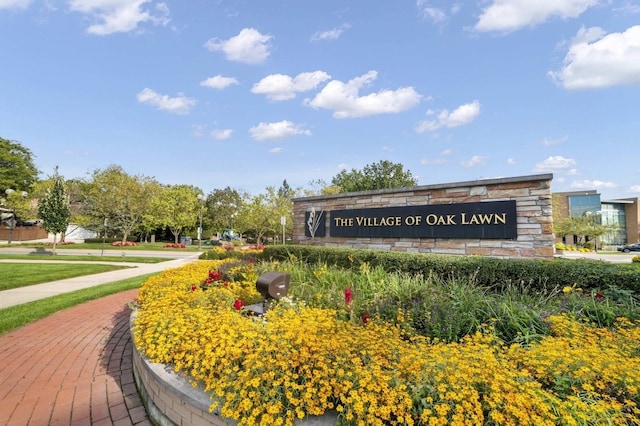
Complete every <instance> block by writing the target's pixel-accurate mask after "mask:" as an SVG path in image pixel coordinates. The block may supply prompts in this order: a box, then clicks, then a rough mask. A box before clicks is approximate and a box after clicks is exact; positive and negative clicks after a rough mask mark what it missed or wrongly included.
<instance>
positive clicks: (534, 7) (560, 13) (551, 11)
mask: <svg viewBox="0 0 640 426" xmlns="http://www.w3.org/2000/svg"><path fill="white" fill-rule="evenodd" d="M598 3H599V0H550V1H545V0H493V1H492V2H491V4H490V5H489V6H487V7H486V8H485V9H484V10H483V11H482V14H481V15H480V18H479V19H478V22H477V23H476V25H475V27H474V29H475V30H476V31H481V32H486V31H502V32H510V31H516V30H519V29H521V28H525V27H531V26H535V25H538V24H542V23H544V22H546V21H547V20H549V19H550V18H556V17H557V18H562V19H568V18H576V17H578V16H580V15H581V14H582V13H583V12H584V11H585V10H587V9H589V8H590V7H593V6H596V5H598Z"/></svg>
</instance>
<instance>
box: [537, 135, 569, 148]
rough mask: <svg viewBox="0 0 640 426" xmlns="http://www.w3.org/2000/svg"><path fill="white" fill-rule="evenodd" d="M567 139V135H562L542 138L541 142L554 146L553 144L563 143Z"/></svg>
mask: <svg viewBox="0 0 640 426" xmlns="http://www.w3.org/2000/svg"><path fill="white" fill-rule="evenodd" d="M568 140H569V135H564V136H563V137H561V138H558V139H549V138H544V139H543V140H542V142H541V143H542V145H544V146H554V145H560V144H562V143H565V142H566V141H568Z"/></svg>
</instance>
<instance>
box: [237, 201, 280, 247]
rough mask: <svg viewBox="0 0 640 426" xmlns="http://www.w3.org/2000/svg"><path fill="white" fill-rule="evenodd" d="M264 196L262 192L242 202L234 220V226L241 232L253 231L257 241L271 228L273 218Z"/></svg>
mask: <svg viewBox="0 0 640 426" xmlns="http://www.w3.org/2000/svg"><path fill="white" fill-rule="evenodd" d="M266 198H267V197H266V196H265V195H264V194H258V195H256V196H253V197H250V198H249V199H248V200H246V201H245V202H244V203H243V204H242V207H241V208H240V211H239V212H238V214H237V217H236V220H235V223H236V227H237V228H239V229H240V231H241V233H243V234H244V233H247V232H252V233H254V234H255V236H256V241H258V242H260V241H261V240H262V237H263V236H265V235H266V234H267V233H268V232H269V231H270V230H272V229H273V220H272V217H271V216H270V212H269V208H268V206H267V200H266Z"/></svg>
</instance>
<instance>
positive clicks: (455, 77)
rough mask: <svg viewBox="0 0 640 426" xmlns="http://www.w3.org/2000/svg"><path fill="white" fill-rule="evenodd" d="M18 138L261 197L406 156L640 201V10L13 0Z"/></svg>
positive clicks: (629, 4)
mask: <svg viewBox="0 0 640 426" xmlns="http://www.w3.org/2000/svg"><path fill="white" fill-rule="evenodd" d="M0 52H2V65H1V66H0V137H2V138H5V139H10V140H14V141H17V142H19V143H20V144H22V145H23V146H25V147H27V148H28V149H30V150H31V152H32V153H33V155H34V162H35V164H36V166H37V167H38V169H39V170H40V171H41V177H42V178H46V177H48V176H51V175H52V174H53V172H54V169H55V168H56V167H58V170H59V173H60V174H61V175H62V176H64V177H65V178H66V179H72V178H81V179H89V178H90V175H91V173H92V172H94V171H95V170H103V169H105V168H107V167H109V166H111V165H117V166H120V167H122V168H123V169H124V170H125V171H126V172H127V173H128V174H130V175H139V176H146V177H153V178H155V179H156V180H158V181H159V182H160V183H163V184H167V185H173V184H189V185H194V186H196V187H198V188H200V189H202V190H203V191H204V192H205V193H210V192H211V191H213V190H215V189H223V188H226V187H231V188H233V189H237V190H239V191H243V192H247V193H249V194H259V193H264V192H265V189H266V188H267V187H268V186H273V187H276V188H278V187H279V186H280V185H281V184H282V183H283V181H284V180H286V181H287V183H288V184H289V186H291V187H292V188H312V187H314V184H313V182H317V181H319V180H321V181H324V182H326V183H330V182H331V179H332V178H333V177H334V176H336V175H337V174H338V173H339V172H340V171H341V170H344V169H346V170H351V169H357V170H360V169H362V168H364V167H365V166H366V165H368V164H373V163H377V162H379V161H382V160H388V161H391V162H394V163H401V164H402V165H403V166H404V168H405V170H408V171H410V172H411V174H412V175H413V176H414V177H415V178H416V179H417V181H418V184H419V185H430V184H440V183H449V182H452V183H453V182H466V181H473V180H477V179H493V178H507V177H515V176H528V175H537V174H545V173H552V174H553V181H552V191H554V192H561V191H582V190H592V189H595V190H598V191H599V192H600V193H601V194H602V198H603V199H604V200H609V199H611V200H612V199H618V198H630V197H634V198H635V197H640V2H638V1H631V0H553V1H541V0H477V1H460V2H457V3H456V2H452V1H447V0H367V1H363V0H361V1H349V0H291V1H289V0H234V1H231V0H163V1H156V0H0Z"/></svg>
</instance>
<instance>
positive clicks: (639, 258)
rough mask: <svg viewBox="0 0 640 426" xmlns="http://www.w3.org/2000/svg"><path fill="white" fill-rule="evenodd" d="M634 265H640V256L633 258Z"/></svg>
mask: <svg viewBox="0 0 640 426" xmlns="http://www.w3.org/2000/svg"><path fill="white" fill-rule="evenodd" d="M631 262H632V263H640V256H633V257H632V258H631Z"/></svg>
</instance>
